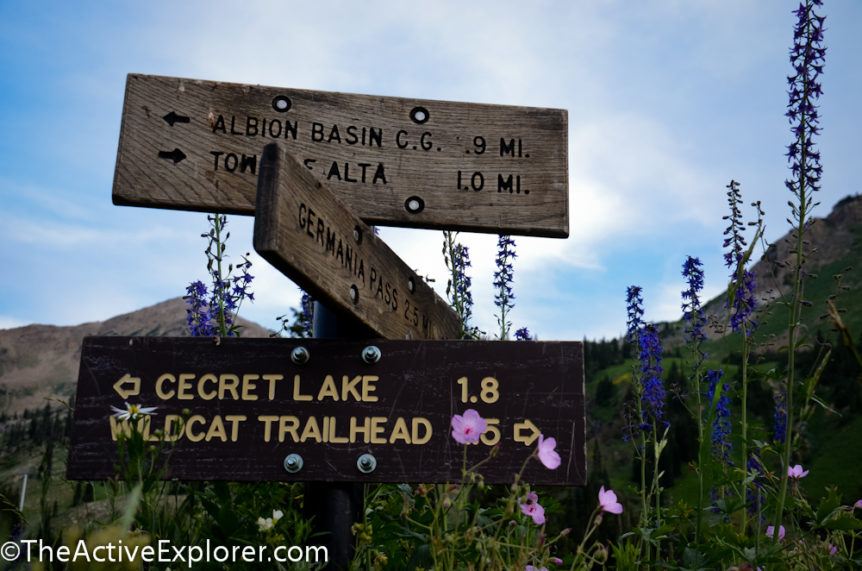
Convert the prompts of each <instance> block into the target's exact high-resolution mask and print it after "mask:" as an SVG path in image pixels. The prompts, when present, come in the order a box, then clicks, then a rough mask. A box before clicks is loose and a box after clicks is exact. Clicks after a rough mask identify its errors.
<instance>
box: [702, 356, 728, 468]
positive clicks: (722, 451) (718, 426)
mask: <svg viewBox="0 0 862 571" xmlns="http://www.w3.org/2000/svg"><path fill="white" fill-rule="evenodd" d="M723 374H724V371H722V370H720V369H719V370H717V371H715V370H710V371H709V372H708V373H707V374H706V379H707V382H708V383H709V389H708V390H707V393H706V400H707V402H709V403H712V402H713V401H714V400H716V399H715V391H716V389H717V388H718V382H719V381H720V380H721V377H722V375H723ZM729 390H730V385H728V384H727V383H726V382H724V383H722V385H721V393H720V395H719V397H718V400H717V401H716V403H715V417H714V418H713V421H712V454H713V456H715V457H716V458H718V459H720V460H724V462H725V463H726V464H728V465H730V466H733V461H731V459H730V448H731V442H730V409H729V406H730V397H728V396H727V392H728V391H729Z"/></svg>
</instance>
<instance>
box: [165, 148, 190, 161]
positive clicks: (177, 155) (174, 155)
mask: <svg viewBox="0 0 862 571" xmlns="http://www.w3.org/2000/svg"><path fill="white" fill-rule="evenodd" d="M159 158H160V159H171V160H172V161H174V164H177V163H178V162H180V161H181V160H183V159H184V158H186V154H185V153H184V152H182V151H181V150H179V149H174V150H173V151H159Z"/></svg>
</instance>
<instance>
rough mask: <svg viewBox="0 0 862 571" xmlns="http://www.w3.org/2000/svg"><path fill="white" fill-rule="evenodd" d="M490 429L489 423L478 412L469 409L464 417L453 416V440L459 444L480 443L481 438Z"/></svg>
mask: <svg viewBox="0 0 862 571" xmlns="http://www.w3.org/2000/svg"><path fill="white" fill-rule="evenodd" d="M487 428H488V423H487V422H485V419H484V418H482V417H481V416H480V415H479V413H478V412H476V410H474V409H472V408H468V409H467V410H466V411H464V415H463V416H461V415H460V414H456V415H453V416H452V438H454V439H455V442H458V443H459V444H472V443H473V442H478V441H479V437H480V436H481V435H482V433H483V432H485V430H487Z"/></svg>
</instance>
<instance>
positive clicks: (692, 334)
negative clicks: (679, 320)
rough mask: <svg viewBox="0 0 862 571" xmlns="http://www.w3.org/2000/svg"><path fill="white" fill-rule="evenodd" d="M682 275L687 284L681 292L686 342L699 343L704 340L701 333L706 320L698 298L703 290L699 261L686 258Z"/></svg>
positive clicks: (701, 267) (701, 268)
mask: <svg viewBox="0 0 862 571" xmlns="http://www.w3.org/2000/svg"><path fill="white" fill-rule="evenodd" d="M682 275H683V277H684V278H685V280H686V283H687V284H688V289H686V290H684V291H683V292H682V299H683V303H682V311H683V317H684V318H685V322H686V323H687V324H688V325H687V326H686V329H685V333H686V335H687V340H688V341H690V342H692V343H699V342H701V341H703V340H704V339H705V338H706V337H705V335H704V333H703V326H704V325H705V324H706V318H705V317H704V316H703V309H702V308H701V306H700V297H699V294H700V291H701V290H702V289H703V265H702V264H701V262H700V259H698V258H692V257H691V256H689V257H687V258H686V260H685V263H684V264H683V266H682Z"/></svg>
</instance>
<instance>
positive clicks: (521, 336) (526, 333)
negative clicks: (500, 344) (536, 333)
mask: <svg viewBox="0 0 862 571" xmlns="http://www.w3.org/2000/svg"><path fill="white" fill-rule="evenodd" d="M515 340H516V341H534V340H535V339H534V338H533V336H532V335H530V330H529V329H527V328H526V327H521V328H520V329H518V330H517V331H515Z"/></svg>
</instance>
